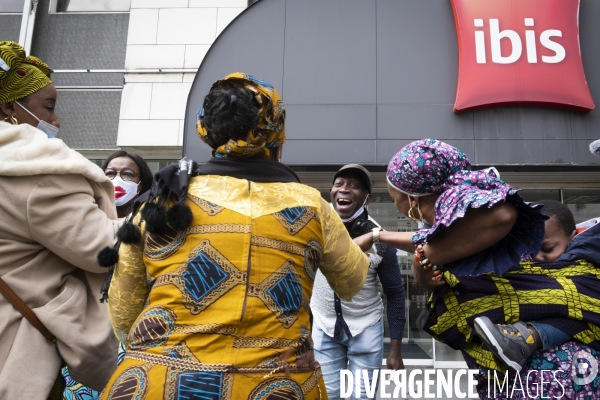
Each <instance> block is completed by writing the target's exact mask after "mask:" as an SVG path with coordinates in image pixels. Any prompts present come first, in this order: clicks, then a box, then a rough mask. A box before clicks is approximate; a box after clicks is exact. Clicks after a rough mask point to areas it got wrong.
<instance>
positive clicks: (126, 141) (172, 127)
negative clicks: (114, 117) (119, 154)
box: [117, 119, 179, 147]
mask: <svg viewBox="0 0 600 400" xmlns="http://www.w3.org/2000/svg"><path fill="white" fill-rule="evenodd" d="M178 133H179V120H163V121H158V120H155V121H152V120H132V119H130V120H121V121H120V123H119V136H118V139H117V146H119V147H123V146H131V147H136V146H169V147H170V146H177V141H178Z"/></svg>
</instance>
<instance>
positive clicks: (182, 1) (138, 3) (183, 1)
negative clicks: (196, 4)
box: [131, 0, 188, 9]
mask: <svg viewBox="0 0 600 400" xmlns="http://www.w3.org/2000/svg"><path fill="white" fill-rule="evenodd" d="M181 7H183V8H187V7H188V0H167V1H165V0H131V8H132V9H133V8H181Z"/></svg>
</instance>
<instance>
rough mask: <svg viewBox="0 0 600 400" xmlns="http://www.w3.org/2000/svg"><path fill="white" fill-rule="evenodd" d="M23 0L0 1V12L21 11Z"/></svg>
mask: <svg viewBox="0 0 600 400" xmlns="http://www.w3.org/2000/svg"><path fill="white" fill-rule="evenodd" d="M24 5H25V0H2V1H0V13H22V12H23V7H24Z"/></svg>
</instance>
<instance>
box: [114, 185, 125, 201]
mask: <svg viewBox="0 0 600 400" xmlns="http://www.w3.org/2000/svg"><path fill="white" fill-rule="evenodd" d="M126 194H127V192H126V191H125V189H123V188H122V187H121V186H115V199H118V198H121V197H123V196H125V195H126Z"/></svg>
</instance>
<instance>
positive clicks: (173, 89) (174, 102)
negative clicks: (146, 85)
mask: <svg viewBox="0 0 600 400" xmlns="http://www.w3.org/2000/svg"><path fill="white" fill-rule="evenodd" d="M153 85H154V86H153V87H152V103H151V106H150V119H184V118H185V106H186V103H187V98H188V94H189V93H190V88H191V87H192V85H191V84H190V83H154V84H153Z"/></svg>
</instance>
